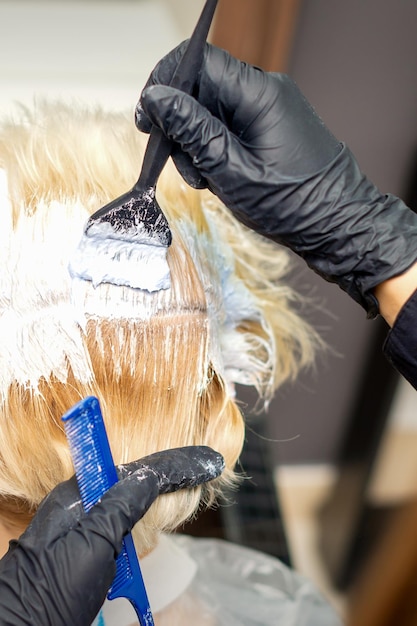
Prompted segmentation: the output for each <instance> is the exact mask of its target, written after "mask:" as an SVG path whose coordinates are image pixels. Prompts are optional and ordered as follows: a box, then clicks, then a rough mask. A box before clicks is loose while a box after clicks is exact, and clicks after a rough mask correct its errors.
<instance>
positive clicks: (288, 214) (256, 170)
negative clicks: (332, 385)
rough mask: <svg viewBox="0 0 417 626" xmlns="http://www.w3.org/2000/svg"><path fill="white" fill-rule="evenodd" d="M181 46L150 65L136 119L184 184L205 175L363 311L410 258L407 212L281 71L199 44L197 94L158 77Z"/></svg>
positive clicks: (236, 208)
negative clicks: (158, 141) (168, 150)
mask: <svg viewBox="0 0 417 626" xmlns="http://www.w3.org/2000/svg"><path fill="white" fill-rule="evenodd" d="M183 50H184V44H182V45H181V46H179V47H178V48H176V49H175V50H174V51H172V52H171V53H169V54H168V55H167V56H166V57H165V58H164V59H162V61H161V62H160V63H159V64H158V65H157V66H156V68H155V70H154V71H153V72H152V74H151V76H150V79H149V81H148V83H147V86H146V88H145V89H144V91H143V92H142V95H141V100H140V102H139V103H138V106H137V109H136V125H137V127H138V128H139V129H140V130H143V131H145V132H148V131H149V130H150V127H151V123H153V124H156V125H158V126H159V127H160V128H162V130H163V131H164V132H165V133H166V135H168V137H169V138H170V139H172V140H173V141H174V142H175V143H176V148H175V151H174V153H173V158H174V161H175V162H176V165H177V167H178V169H179V170H180V171H181V173H182V174H183V176H184V178H185V179H186V180H187V182H188V183H189V184H191V185H192V186H195V187H201V186H205V185H207V186H208V187H209V188H210V189H211V190H212V191H213V192H214V193H215V194H217V195H218V196H219V198H220V199H221V200H222V201H223V202H224V203H225V204H226V205H227V206H228V207H229V208H230V209H231V210H232V211H233V213H234V215H235V216H236V217H237V218H238V219H239V220H240V221H241V222H243V223H244V224H246V225H247V226H249V227H250V228H252V229H253V230H255V231H257V232H258V233H260V234H262V235H265V236H266V237H269V238H270V239H273V240H274V241H276V242H278V243H281V244H283V245H285V246H288V247H289V248H291V249H292V250H294V252H296V253H297V254H298V255H300V256H301V257H303V258H304V259H305V261H306V262H307V263H308V265H309V266H310V267H312V268H313V269H314V270H315V271H316V272H317V273H318V274H320V275H321V276H323V277H324V278H325V279H326V280H328V281H331V282H336V283H338V284H339V285H340V287H341V288H342V289H344V290H345V291H346V292H347V293H348V294H349V295H350V296H351V297H352V298H353V299H354V300H356V301H357V302H359V303H360V304H361V305H362V306H364V307H365V309H366V310H367V311H368V314H369V315H370V316H374V315H375V314H376V313H377V312H378V305H377V301H376V299H375V298H374V296H373V295H372V292H371V290H372V288H373V287H375V286H376V285H377V284H379V283H381V282H382V281H383V280H386V279H387V278H390V277H392V276H394V275H397V274H400V273H401V272H403V271H405V270H406V269H408V268H409V267H410V266H411V265H412V264H413V262H414V261H415V260H416V259H417V216H416V215H415V214H414V213H413V212H412V211H411V210H410V209H408V208H407V207H406V206H405V205H404V203H403V202H402V201H401V200H399V199H398V198H395V197H393V196H391V195H382V194H381V193H380V192H379V190H378V189H377V188H376V187H375V185H373V184H372V183H371V182H370V181H369V180H368V179H367V178H365V176H363V174H362V173H361V171H360V169H359V167H358V164H357V162H356V160H355V158H354V156H353V155H352V153H351V152H350V151H349V149H348V148H347V147H346V146H345V145H343V144H341V143H340V142H338V141H337V140H336V139H335V137H334V136H333V135H332V134H331V133H330V131H329V130H328V129H327V128H326V126H325V125H324V124H323V122H322V121H321V119H320V118H319V117H318V116H317V115H316V113H315V112H314V110H313V109H312V107H311V106H310V104H309V103H308V102H307V101H306V99H305V98H304V96H303V95H302V93H301V92H300V91H299V89H298V87H297V86H296V85H295V83H294V82H293V81H292V80H291V79H290V78H289V77H288V76H286V75H284V74H275V73H266V72H263V71H262V70H260V69H258V68H255V67H252V66H250V65H247V64H245V63H242V62H240V61H238V60H237V59H235V58H233V57H231V56H230V55H229V54H228V53H227V52H225V51H223V50H220V49H218V48H215V47H213V46H210V45H207V47H206V54H205V61H204V64H203V68H202V72H201V77H200V81H199V84H198V89H197V90H196V93H195V94H194V96H195V98H196V99H195V98H192V97H190V96H187V95H185V94H183V93H181V92H179V91H176V90H174V89H172V88H171V87H167V86H165V85H167V84H168V83H169V82H170V79H171V76H172V74H173V72H174V70H175V68H176V66H177V63H178V59H179V58H180V57H181V55H182V53H183ZM181 153H182V154H181Z"/></svg>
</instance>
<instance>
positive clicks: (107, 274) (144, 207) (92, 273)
mask: <svg viewBox="0 0 417 626" xmlns="http://www.w3.org/2000/svg"><path fill="white" fill-rule="evenodd" d="M216 5H217V0H206V3H205V6H204V8H203V11H202V13H201V15H200V18H199V20H198V22H197V25H196V27H195V29H194V32H193V34H192V35H191V38H190V40H189V43H188V46H187V48H186V50H185V53H184V56H183V57H182V59H181V60H180V62H179V64H178V67H177V69H176V71H175V74H174V76H173V78H172V80H171V83H170V85H171V86H172V87H175V88H176V89H180V90H182V91H184V92H186V93H189V94H191V93H192V90H193V88H194V85H195V83H196V81H197V78H198V74H199V72H200V69H201V65H202V62H203V56H204V46H205V42H206V39H207V35H208V32H209V29H210V25H211V22H212V19H213V15H214V12H215V9H216ZM171 150H172V143H171V141H170V140H169V139H167V137H166V136H165V135H164V134H163V132H162V131H161V130H160V129H159V128H156V127H153V128H152V130H151V133H150V137H149V140H148V144H147V147H146V151H145V155H144V159H143V165H142V170H141V172H140V176H139V179H138V181H137V182H136V184H135V185H134V186H133V187H132V189H131V190H130V191H128V192H127V193H125V194H123V195H122V196H120V197H119V198H116V200H113V201H112V202H110V203H109V204H107V205H106V206H104V207H103V208H101V209H99V210H98V211H96V212H95V213H94V214H93V215H92V216H91V217H90V218H89V220H88V221H87V224H86V226H85V229H84V235H83V237H82V239H81V241H80V243H79V245H78V248H77V250H76V252H75V255H74V257H73V259H71V262H70V264H69V271H70V274H71V276H72V277H73V278H74V277H78V278H81V279H84V280H91V281H92V283H93V285H94V286H97V285H98V284H100V283H112V284H115V285H126V286H128V287H133V288H139V289H145V290H148V291H156V290H159V289H166V288H168V287H169V286H170V276H169V267H168V263H167V259H166V255H167V250H168V248H169V246H170V245H171V240H172V236H171V231H170V228H169V225H168V222H167V220H166V218H165V216H164V214H163V213H162V211H161V208H160V207H159V205H158V203H157V201H156V197H155V191H156V183H157V181H158V178H159V175H160V173H161V171H162V169H163V167H164V165H165V164H166V162H167V160H168V157H169V156H170V154H171Z"/></svg>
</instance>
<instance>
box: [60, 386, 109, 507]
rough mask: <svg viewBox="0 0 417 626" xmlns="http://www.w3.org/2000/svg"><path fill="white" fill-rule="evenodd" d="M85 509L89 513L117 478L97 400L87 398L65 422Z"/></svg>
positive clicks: (65, 417) (67, 415) (65, 418)
mask: <svg viewBox="0 0 417 626" xmlns="http://www.w3.org/2000/svg"><path fill="white" fill-rule="evenodd" d="M62 419H63V421H64V424H65V432H66V435H67V438H68V441H69V446H70V450H71V455H72V460H73V463H74V469H75V474H76V477H77V481H78V488H79V490H80V495H81V499H82V502H83V505H84V509H85V511H86V512H88V511H89V510H90V509H91V507H92V506H94V504H96V503H97V502H98V501H99V500H100V498H101V497H102V496H103V494H104V493H105V492H106V491H107V490H108V489H110V487H111V486H112V485H114V484H115V483H116V482H117V480H118V478H117V473H116V469H115V467H114V463H113V458H112V454H111V451H110V446H109V443H108V440H107V435H106V432H105V428H104V422H103V419H102V416H101V411H100V405H99V403H98V400H97V399H96V398H93V397H89V398H86V399H85V400H84V401H83V404H82V406H81V407H80V405H79V404H78V405H75V407H73V409H71V410H70V411H68V413H66V414H65V415H64V417H63V418H62Z"/></svg>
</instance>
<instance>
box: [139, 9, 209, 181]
mask: <svg viewBox="0 0 417 626" xmlns="http://www.w3.org/2000/svg"><path fill="white" fill-rule="evenodd" d="M217 2H218V0H207V1H206V4H205V5H204V8H203V10H202V12H201V15H200V17H199V19H198V22H197V24H196V27H195V28H194V31H193V33H192V35H191V37H190V40H189V42H188V46H187V48H186V50H185V52H184V55H183V57H182V59H181V60H180V62H179V63H178V66H177V69H176V70H175V73H174V75H173V77H172V79H171V82H170V86H171V87H175V88H176V89H180V90H181V91H184V92H185V93H188V94H191V93H192V91H193V89H194V86H195V84H196V82H197V79H198V75H199V73H200V71H201V66H202V64H203V58H204V47H205V43H206V40H207V36H208V33H209V30H210V26H211V23H212V20H213V16H214V12H215V10H216V6H217ZM171 150H172V142H171V141H170V140H169V139H168V138H167V137H166V135H164V133H163V132H162V131H161V129H160V128H156V127H155V126H153V127H152V130H151V133H150V136H149V139H148V144H147V146H146V151H145V155H144V158H143V163H142V170H141V173H140V176H139V179H138V181H137V183H136V184H135V185H134V187H133V189H134V190H136V191H143V190H145V191H147V190H150V189H153V188H154V187H155V185H156V183H157V180H158V178H159V175H160V174H161V172H162V170H163V168H164V166H165V163H166V162H167V161H168V158H169V156H170V154H171Z"/></svg>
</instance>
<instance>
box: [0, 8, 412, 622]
mask: <svg viewBox="0 0 417 626" xmlns="http://www.w3.org/2000/svg"><path fill="white" fill-rule="evenodd" d="M202 6H203V1H202V0H130V1H127V0H101V1H99V0H96V1H94V0H79V1H77V0H72V1H70V0H55V1H54V0H49V1H48V0H44V1H42V2H40V1H39V2H38V1H36V0H30V1H29V0H12V1H4V0H0V59H1V62H0V112H1V114H2V115H4V114H6V113H7V114H8V113H10V112H12V111H13V109H14V107H15V103H16V102H17V101H19V102H23V103H25V104H30V103H31V102H32V101H33V99H34V98H35V97H44V96H47V97H52V98H65V99H67V100H70V101H77V100H79V101H82V102H90V103H99V104H100V105H102V106H104V107H105V108H111V109H131V110H132V116H133V110H134V105H135V103H136V101H137V98H138V95H139V93H140V90H141V87H142V86H143V84H144V83H145V81H146V78H147V76H148V74H149V72H150V71H151V69H152V67H153V66H154V65H155V63H156V62H157V61H158V59H159V58H160V57H161V56H162V55H164V54H165V53H166V52H168V51H169V50H170V49H171V48H173V47H174V46H175V45H177V43H179V42H180V41H181V40H183V39H185V38H186V37H188V36H189V35H190V33H191V31H192V28H193V26H194V24H195V21H196V19H197V17H198V15H199V13H200V11H201V8H202ZM416 29H417V3H415V2H410V1H409V0H367V1H366V2H363V0H350V1H349V2H345V1H344V0H220V2H219V7H218V11H217V16H216V21H215V23H214V25H213V28H212V31H211V35H210V39H211V41H212V42H213V43H216V44H217V45H219V46H221V47H223V48H225V49H227V50H229V51H230V52H231V53H233V54H235V55H236V56H238V57H239V58H241V59H242V60H246V61H248V62H251V63H254V64H256V65H259V66H260V67H262V68H264V69H266V70H268V71H285V72H287V73H289V74H290V75H291V76H292V77H293V78H294V79H295V81H296V82H297V83H298V84H299V86H300V88H301V90H302V91H303V92H304V93H305V95H306V96H307V98H308V99H309V100H310V101H311V103H312V104H313V105H314V107H315V108H316V110H317V112H318V113H319V115H320V116H321V117H322V118H323V120H324V121H325V123H326V124H327V125H328V126H329V127H330V129H331V130H332V131H333V133H334V134H335V135H336V136H337V137H338V138H339V139H340V140H342V141H345V142H346V143H347V144H348V145H349V147H350V148H351V149H352V151H353V152H354V153H355V155H356V157H357V158H358V160H359V163H360V165H361V167H362V169H363V170H364V171H365V172H366V173H367V175H368V176H369V177H370V178H371V179H372V180H373V181H374V182H375V183H376V184H377V185H378V186H379V187H380V189H381V190H382V191H384V192H391V193H394V194H396V195H398V196H400V197H402V198H403V199H404V200H405V201H407V202H408V203H409V205H410V206H411V207H412V208H413V209H416V207H417V205H416V198H417V183H416V184H415V182H414V181H417V160H416V155H417V125H416V115H417V37H416ZM291 281H292V283H293V284H294V285H295V286H296V287H297V288H298V289H299V290H300V291H301V292H302V293H303V294H305V295H306V297H307V298H308V299H309V303H308V305H307V306H306V307H305V315H306V316H307V317H308V318H309V319H310V321H312V323H313V324H314V325H315V327H316V328H317V329H318V330H319V331H320V333H321V335H322V337H323V338H324V340H325V341H326V342H327V344H328V345H329V350H328V351H327V352H326V353H325V354H323V356H322V357H320V358H319V359H318V362H317V366H316V368H315V370H314V371H312V372H309V373H306V374H305V375H303V376H302V377H300V379H299V380H298V381H297V382H296V383H295V384H292V385H287V386H286V387H284V388H283V389H282V390H280V391H279V393H278V394H277V397H276V398H275V400H274V401H273V402H272V403H271V405H270V408H269V411H268V413H267V414H265V415H258V414H256V413H255V412H254V410H253V406H254V398H253V396H252V394H251V393H250V392H248V391H247V390H245V389H239V398H240V400H241V403H242V407H243V410H244V411H245V413H246V415H247V419H248V425H249V428H248V440H247V445H246V447H245V451H244V455H243V457H242V467H243V469H244V470H245V471H246V472H247V473H248V475H250V476H251V477H252V480H251V481H245V486H244V491H242V492H241V493H240V494H234V495H233V501H234V505H227V506H224V507H221V508H220V512H217V513H216V515H214V514H213V515H212V516H208V517H207V518H206V519H205V521H204V520H203V523H202V524H201V526H200V527H198V528H197V527H193V528H191V529H187V530H190V532H195V533H196V534H198V533H205V534H210V533H211V534H220V535H222V536H226V537H227V538H229V539H231V540H236V541H240V542H242V543H246V544H247V545H251V546H253V547H256V548H259V549H263V550H265V551H268V552H270V553H271V554H274V555H276V556H278V557H279V558H282V559H283V560H284V561H286V562H287V563H289V564H291V565H292V566H293V567H295V568H296V569H298V570H299V571H301V572H303V573H305V574H306V575H307V576H309V577H310V578H312V579H313V580H314V581H315V582H316V584H317V586H318V587H319V588H321V590H322V591H323V593H324V594H325V595H326V596H327V597H328V599H329V601H330V602H332V603H333V604H334V606H335V607H336V609H337V610H338V611H340V613H341V614H342V615H343V617H344V618H345V620H346V621H347V622H349V623H351V624H354V625H355V626H361V624H366V625H367V626H373V625H374V624H375V626H377V625H378V626H384V625H387V626H388V625H390V624H395V625H396V626H411V625H412V624H417V606H416V604H417V602H416V600H415V599H414V598H415V595H416V594H415V593H414V589H415V585H416V584H417V530H416V528H417V513H416V508H417V507H416V505H415V499H416V496H417V412H416V395H415V392H414V390H412V389H411V388H410V387H409V385H408V384H407V383H405V382H404V381H402V380H399V378H398V377H397V376H396V374H395V372H394V371H393V370H391V368H390V367H389V366H388V365H387V364H386V363H385V361H384V359H383V357H382V355H381V350H382V344H383V340H384V336H385V335H386V333H387V327H386V326H385V324H384V322H383V321H382V320H380V319H377V320H374V321H369V320H366V316H365V313H364V311H362V310H361V309H360V308H359V306H358V305H356V304H354V303H353V302H351V301H350V300H349V298H348V297H347V296H346V295H345V294H344V293H343V292H341V291H340V290H339V289H338V288H337V287H336V286H334V285H329V284H326V283H324V282H323V281H322V280H321V279H319V278H317V277H316V276H315V275H314V274H313V273H312V272H311V271H310V270H308V269H307V268H306V267H305V266H304V265H302V264H301V263H300V262H298V260H297V259H294V270H293V273H292V275H291ZM394 616H395V617H394Z"/></svg>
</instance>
